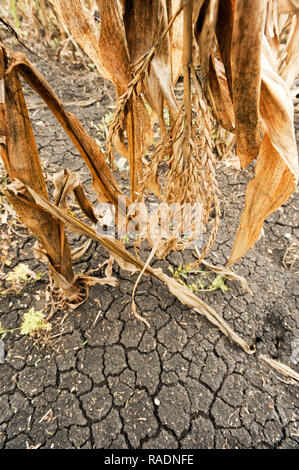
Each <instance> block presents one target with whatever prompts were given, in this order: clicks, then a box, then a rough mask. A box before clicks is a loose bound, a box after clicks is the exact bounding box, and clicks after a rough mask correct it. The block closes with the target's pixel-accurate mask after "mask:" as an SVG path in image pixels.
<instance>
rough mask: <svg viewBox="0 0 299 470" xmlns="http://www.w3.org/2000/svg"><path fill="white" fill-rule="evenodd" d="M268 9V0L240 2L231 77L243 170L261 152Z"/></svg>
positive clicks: (235, 20)
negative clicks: (265, 29) (260, 102)
mask: <svg viewBox="0 0 299 470" xmlns="http://www.w3.org/2000/svg"><path fill="white" fill-rule="evenodd" d="M266 7H267V1H266V0H252V1H250V2H248V1H247V0H238V1H237V2H236V6H235V14H234V25H233V33H232V43H231V74H232V97H233V106H234V112H235V124H236V142H237V155H238V157H239V159H240V162H241V166H242V167H245V166H247V165H248V164H249V163H250V162H251V161H252V160H254V159H255V158H256V156H257V154H258V151H259V144H260V132H259V100H260V88H261V49H262V39H263V34H264V24H265V15H266Z"/></svg>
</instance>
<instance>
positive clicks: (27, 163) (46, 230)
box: [0, 50, 80, 301]
mask: <svg viewBox="0 0 299 470" xmlns="http://www.w3.org/2000/svg"><path fill="white" fill-rule="evenodd" d="M6 62H7V57H6V54H5V52H4V51H3V50H1V51H0V77H2V78H0V81H1V82H2V86H3V89H2V100H1V104H0V107H1V113H0V119H1V124H0V127H1V130H2V132H1V133H2V137H4V139H3V141H2V142H1V144H0V145H1V153H2V154H4V155H5V158H4V163H5V164H6V167H7V171H8V174H9V176H10V178H11V179H12V180H14V179H16V178H18V179H20V180H21V181H22V182H23V183H25V184H29V185H30V186H31V187H32V188H33V189H34V190H35V191H37V192H38V194H40V195H42V196H43V197H45V198H46V199H49V197H48V193H47V189H46V185H45V181H44V178H43V174H42V170H41V165H40V161H39V156H38V152H37V148H36V144H35V139H34V136H33V132H32V127H31V122H30V119H29V114H28V111H27V107H26V103H25V100H24V96H23V91H22V85H21V83H20V80H19V78H18V75H17V73H16V72H15V71H12V72H11V73H9V74H5V72H6ZM5 194H6V195H7V197H8V199H9V201H10V202H11V203H12V205H13V207H14V209H15V210H16V212H17V214H18V215H19V217H20V218H21V220H22V221H23V222H24V223H25V225H26V226H27V227H28V228H29V229H30V230H31V231H32V233H33V234H34V235H35V236H36V238H37V239H38V240H39V242H40V244H41V246H42V248H43V250H44V251H45V253H46V256H47V259H48V262H49V266H50V269H51V273H52V275H53V277H54V278H55V280H56V282H57V285H58V286H59V287H60V288H62V290H63V292H64V295H65V297H66V298H67V299H69V300H72V301H73V300H76V299H78V298H79V293H80V285H79V283H78V280H77V278H76V275H75V273H74V271H73V269H72V262H71V253H70V248H69V245H68V242H67V238H66V235H65V231H64V225H63V224H62V223H61V222H59V221H57V220H56V219H54V218H53V217H52V216H51V215H50V214H47V213H45V212H44V211H42V210H40V208H38V207H36V204H34V202H33V201H32V198H30V197H29V194H28V192H27V191H25V194H24V195H25V197H26V196H27V197H26V200H24V198H23V196H24V195H18V196H16V195H15V194H10V193H8V192H5Z"/></svg>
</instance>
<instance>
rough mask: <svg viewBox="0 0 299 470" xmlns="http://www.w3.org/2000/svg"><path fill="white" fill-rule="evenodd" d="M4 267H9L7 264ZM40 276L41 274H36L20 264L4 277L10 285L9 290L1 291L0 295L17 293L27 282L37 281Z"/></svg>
mask: <svg viewBox="0 0 299 470" xmlns="http://www.w3.org/2000/svg"><path fill="white" fill-rule="evenodd" d="M6 265H8V266H9V263H8V262H6ZM42 276H43V273H42V272H39V273H37V274H36V273H35V272H34V271H32V270H31V269H30V268H29V267H28V266H27V265H26V264H24V263H20V264H18V265H17V266H15V267H14V268H13V269H12V271H11V272H10V273H8V274H7V276H6V277H5V280H6V281H7V282H8V283H9V284H11V286H10V288H9V289H6V290H4V291H2V292H1V294H2V295H5V294H7V293H9V292H10V291H11V290H15V291H19V290H20V289H21V288H22V287H23V286H24V284H26V283H27V282H30V281H38V280H39V279H41V277H42Z"/></svg>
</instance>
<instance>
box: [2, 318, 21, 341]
mask: <svg viewBox="0 0 299 470" xmlns="http://www.w3.org/2000/svg"><path fill="white" fill-rule="evenodd" d="M15 330H19V328H11V329H6V328H3V326H2V323H1V322H0V336H1V339H4V338H5V336H6V335H7V334H8V333H13V332H14V331H15Z"/></svg>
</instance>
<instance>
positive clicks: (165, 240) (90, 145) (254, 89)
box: [0, 0, 299, 353]
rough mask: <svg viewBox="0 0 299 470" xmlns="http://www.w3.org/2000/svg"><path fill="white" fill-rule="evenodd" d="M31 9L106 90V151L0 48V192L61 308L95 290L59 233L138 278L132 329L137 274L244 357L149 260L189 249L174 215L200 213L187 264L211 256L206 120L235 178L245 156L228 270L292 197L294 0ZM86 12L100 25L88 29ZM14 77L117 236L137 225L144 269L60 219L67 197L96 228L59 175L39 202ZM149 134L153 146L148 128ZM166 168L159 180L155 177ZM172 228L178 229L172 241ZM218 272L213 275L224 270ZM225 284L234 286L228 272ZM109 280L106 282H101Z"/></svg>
mask: <svg viewBox="0 0 299 470" xmlns="http://www.w3.org/2000/svg"><path fill="white" fill-rule="evenodd" d="M20 3H22V2H20ZM38 5H39V6H40V9H41V12H43V14H42V13H41V16H40V17H41V18H42V20H41V21H43V25H44V28H46V24H47V21H46V18H48V19H49V16H47V11H48V10H49V9H51V11H52V12H55V15H56V17H57V18H58V20H59V24H61V25H63V30H64V31H67V32H68V34H70V35H71V37H72V38H73V40H75V41H76V43H77V44H78V45H79V46H80V47H81V48H82V50H83V51H84V52H85V53H86V54H87V56H88V57H89V59H90V60H91V61H92V62H93V64H94V65H95V66H96V69H97V71H98V73H99V74H100V75H101V76H102V77H104V78H106V79H108V80H110V81H111V82H112V83H113V84H114V85H115V91H116V106H115V112H114V115H113V117H112V119H111V121H110V123H109V131H108V138H107V142H106V154H104V152H103V151H102V149H101V148H100V146H99V145H98V144H97V143H96V142H95V141H94V140H93V139H92V138H91V137H90V136H89V135H88V133H87V132H86V131H85V130H84V128H83V127H82V125H81V124H80V122H79V121H78V119H77V118H76V117H75V116H74V115H73V114H72V113H70V112H67V111H66V110H65V108H64V106H63V103H62V102H61V100H60V99H59V98H58V97H57V95H56V94H55V92H54V91H53V90H52V89H51V87H50V85H49V84H48V83H47V81H46V80H45V78H44V77H43V76H42V75H41V74H40V73H39V71H38V70H37V69H36V68H35V67H34V66H33V65H32V64H31V62H30V61H29V60H28V59H27V57H26V56H25V55H24V54H20V53H15V52H13V51H11V50H9V49H8V47H7V46H6V45H5V44H4V43H3V41H2V42H1V44H0V45H1V54H0V80H1V81H0V83H1V85H2V88H1V100H0V136H1V140H0V152H1V156H2V159H3V161H4V164H5V166H6V168H7V172H8V174H9V177H10V179H11V181H12V183H11V184H10V185H8V186H7V187H6V190H5V194H6V196H7V198H8V199H9V201H10V202H11V204H12V205H13V206H14V208H15V210H16V212H17V213H18V215H19V216H20V218H21V219H22V220H23V222H24V223H25V224H26V225H27V226H28V227H29V229H30V230H31V231H32V233H33V234H34V235H35V236H36V238H37V239H38V241H39V250H40V252H42V253H43V255H44V256H45V258H46V259H47V262H48V264H49V267H50V270H51V273H52V275H53V278H54V279H55V281H56V283H57V285H58V286H59V287H60V288H61V289H62V292H63V293H64V296H65V298H66V299H67V300H68V301H70V302H72V303H76V302H77V303H78V302H80V301H82V298H83V297H84V295H85V297H84V298H86V295H87V286H88V285H89V284H90V283H93V282H96V281H95V280H94V279H93V278H89V277H87V276H76V275H75V273H74V271H73V268H72V263H71V261H72V255H71V250H70V247H69V245H68V241H67V237H66V233H65V226H67V227H69V228H71V230H72V231H75V232H77V233H79V234H82V235H85V236H87V237H89V238H91V239H93V240H95V241H97V242H98V243H100V244H101V245H102V246H104V248H105V249H106V250H107V251H108V253H109V254H110V257H111V259H114V260H115V261H117V262H118V263H119V265H120V266H121V267H122V268H124V269H127V270H129V271H132V272H135V271H139V272H140V274H139V277H138V279H137V281H136V284H135V287H134V291H133V299H132V310H133V312H134V313H135V315H136V316H137V317H138V318H140V319H141V320H143V321H144V322H146V320H144V319H143V318H142V317H141V316H140V315H139V314H138V313H137V311H136V306H135V303H134V293H135V290H136V286H137V284H138V282H139V280H140V277H141V276H142V275H143V274H150V275H152V276H155V277H156V278H158V279H160V280H161V281H162V282H164V283H166V285H167V286H168V288H169V290H170V291H171V292H172V293H173V294H174V295H175V296H176V297H178V298H179V299H180V301H181V302H183V303H185V304H187V305H189V306H190V307H191V308H192V309H193V310H194V311H195V312H197V313H200V314H202V315H205V316H206V317H207V318H208V319H209V320H210V321H211V322H212V323H213V324H215V325H217V326H218V327H219V328H220V329H221V331H223V332H224V333H225V334H226V335H227V336H229V337H230V338H231V339H232V340H234V341H235V342H237V343H238V344H239V345H240V346H241V347H242V348H243V349H244V350H245V351H246V352H248V353H252V352H254V348H251V347H250V346H249V345H248V344H247V343H246V342H245V341H244V340H242V338H240V337H239V336H238V335H237V334H236V333H235V332H234V331H233V330H232V329H231V328H230V327H229V325H228V324H227V323H226V322H225V321H224V320H223V319H222V318H220V317H219V316H218V315H217V313H216V312H215V311H214V310H213V309H212V308H210V307H209V306H208V305H207V304H205V303H204V302H202V301H201V300H200V298H199V297H198V296H197V295H195V294H194V292H192V291H191V290H190V289H188V288H187V287H186V286H184V285H182V284H180V283H178V282H177V280H176V279H174V278H170V277H168V276H167V275H166V274H165V273H163V272H162V271H161V270H159V269H153V268H151V267H150V262H151V260H152V258H153V257H154V256H155V255H156V256H158V257H159V258H164V257H165V256H166V255H167V254H168V253H170V252H171V251H174V250H183V249H184V248H186V247H187V246H190V244H192V243H194V242H196V237H197V232H196V229H195V225H196V222H197V220H196V219H194V217H190V218H189V217H188V216H186V214H185V215H184V214H183V213H182V209H181V208H182V207H183V206H184V205H188V204H189V205H191V206H192V207H193V206H195V205H196V204H197V205H200V207H201V209H202V211H201V216H200V226H201V228H204V227H205V228H206V231H207V233H208V232H209V234H208V237H207V240H206V241H205V243H204V244H203V247H202V249H201V251H200V252H198V264H199V263H200V262H201V261H203V260H204V258H205V256H206V254H207V253H208V251H209V250H210V249H211V247H212V245H213V242H214V240H215V237H216V233H217V229H218V226H219V221H220V202H219V200H220V190H219V188H218V184H217V179H216V161H215V152H214V146H215V143H214V140H215V139H213V132H214V130H213V129H214V124H215V123H217V126H218V127H219V128H220V129H224V130H225V131H226V132H229V133H230V134H231V135H233V142H235V143H236V154H237V157H238V158H239V161H240V165H241V168H245V167H246V166H247V165H249V164H250V163H252V162H253V161H254V160H255V159H256V164H255V176H254V178H253V179H252V180H251V181H250V182H249V183H248V185H247V189H246V199H245V206H244V209H243V212H242V215H241V220H240V226H239V229H238V232H237V234H236V239H235V242H234V246H233V249H232V253H231V255H230V259H229V261H228V265H232V264H233V263H235V262H236V261H237V260H239V259H240V258H241V257H243V256H244V254H245V253H246V252H247V251H248V250H249V249H250V248H252V247H253V246H254V244H255V242H256V240H257V239H258V237H259V235H260V233H261V230H262V227H263V222H264V221H265V219H266V217H268V216H269V215H270V214H271V213H272V212H273V211H275V210H276V209H277V208H278V207H280V206H281V205H282V204H283V203H284V202H285V201H287V200H288V198H289V197H290V196H291V195H292V193H293V192H294V190H295V187H296V182H297V179H298V162H297V149H296V141H295V134H294V128H293V101H292V95H291V92H290V89H291V86H292V83H293V81H294V78H295V76H296V73H297V72H298V60H297V55H296V54H297V52H296V41H297V39H298V31H299V28H298V14H299V8H298V4H297V2H296V1H295V0H276V1H275V0H252V1H250V2H248V1H246V0H149V1H146V2H144V1H143V0H131V1H127V0H96V2H92V1H90V2H83V0H67V1H64V0H52V1H48V2H38ZM95 11H98V14H99V18H100V21H96V22H95V21H94V13H95ZM181 74H183V85H184V96H183V100H181V101H180V100H179V99H178V98H177V96H176V94H175V86H176V83H177V80H178V78H179V76H180V75H181ZM19 77H21V78H22V79H23V80H25V81H26V83H27V84H28V85H29V86H30V87H31V88H32V89H33V90H34V91H35V92H36V93H38V94H39V95H40V97H41V98H42V99H43V100H44V102H45V103H46V105H47V106H48V108H49V109H50V110H51V111H52V113H53V114H54V116H55V117H56V118H57V120H58V122H59V124H60V125H61V126H62V127H63V128H64V130H65V131H66V133H67V134H68V136H69V137H70V138H71V140H72V141H73V143H74V144H75V145H76V147H77V149H78V150H79V152H80V154H81V156H82V158H83V159H84V161H85V163H86V165H87V167H88V168H89V170H90V172H91V175H92V188H93V189H94V191H95V193H96V195H97V197H98V200H99V202H101V203H103V202H106V203H109V204H111V205H112V207H113V208H114V209H113V210H114V211H115V215H116V219H117V220H118V221H119V220H121V221H122V224H123V225H125V227H126V228H127V227H128V226H129V225H130V221H132V219H134V218H135V222H136V224H137V225H138V237H137V240H136V244H135V247H137V246H138V243H140V242H141V241H144V240H146V241H147V242H149V243H150V245H151V247H152V251H151V254H150V256H149V258H148V260H147V262H146V263H144V262H142V261H141V260H140V259H139V257H138V256H137V255H136V256H135V255H132V254H131V253H130V252H129V251H128V250H126V249H125V247H124V244H123V243H122V242H121V241H119V240H118V239H116V238H113V237H109V236H105V235H103V233H102V232H101V233H100V234H99V233H98V232H97V231H96V230H95V229H94V228H93V227H91V226H90V224H89V225H88V224H87V223H84V222H82V220H79V219H78V218H76V217H74V215H72V214H70V212H69V211H68V208H67V203H66V199H67V195H68V194H69V193H71V192H73V193H74V194H75V195H76V199H77V201H78V202H79V206H80V208H81V209H82V211H83V213H84V214H85V215H86V216H87V218H88V219H89V220H90V222H92V223H93V224H95V223H98V222H99V221H98V218H97V216H96V215H95V212H94V210H93V207H92V205H91V204H90V202H89V201H88V200H87V198H86V196H85V193H84V190H83V187H82V185H81V184H80V182H79V181H78V179H77V178H75V176H74V175H72V174H71V173H69V172H68V171H66V172H64V173H63V174H61V175H60V179H59V182H58V183H57V188H56V196H55V198H54V199H55V200H54V202H51V200H50V197H49V195H48V193H47V191H46V187H45V183H44V179H43V175H42V172H41V167H40V163H39V158H38V153H37V149H36V144H35V141H34V137H33V133H32V128H31V123H30V119H29V115H28V112H27V108H26V103H25V100H24V97H23V93H22V84H21V81H20V78H19ZM20 110H21V112H20ZM157 123H158V125H159V129H160V134H159V136H158V138H156V136H155V134H154V131H153V128H154V124H157ZM115 151H117V152H119V153H120V154H122V155H123V156H124V157H125V158H126V159H127V160H128V163H129V173H130V181H129V186H130V197H129V198H124V195H123V193H122V191H121V189H120V188H119V186H118V184H117V182H116V180H115V178H114V175H113V171H112V170H113V169H116V168H115V166H114V152H115ZM106 157H108V161H109V162H110V164H108V163H107V159H106ZM165 165H166V166H167V169H166V172H164V174H163V175H161V172H162V167H163V166H164V167H165ZM148 193H152V194H154V195H155V196H156V197H157V198H158V200H159V203H160V204H159V207H158V210H157V211H153V212H152V213H150V214H147V217H145V213H144V211H143V208H144V205H143V202H144V199H145V198H146V196H147V194H148ZM120 201H121V202H120ZM166 208H167V209H166ZM166 210H169V220H174V218H175V217H177V216H178V219H179V221H180V222H179V227H178V225H177V224H171V223H169V224H168V226H167V230H166V228H165V226H164V225H165V224H164V223H165V220H163V217H162V216H163V214H162V212H163V211H164V215H165V211H166ZM163 224H164V225H163ZM180 224H185V225H186V227H187V230H186V231H185V234H187V235H184V237H182V236H181V233H182V231H181V230H180V228H181V226H180ZM125 233H127V232H126V231H125ZM165 233H166V235H165ZM197 251H198V250H197ZM219 269H220V268H218V275H219V276H220V277H221V276H222V274H223V272H224V271H221V270H220V271H219ZM216 272H217V271H216ZM225 274H227V275H228V276H229V275H231V276H232V278H233V279H234V278H236V277H234V276H233V275H232V274H230V273H228V270H226V271H225ZM220 277H218V279H220ZM107 279H108V282H109V279H110V283H113V282H114V281H113V280H112V279H111V276H108V278H107ZM221 279H222V277H221ZM84 289H85V291H84ZM83 291H84V292H85V294H84V295H83V293H82V292H83ZM146 323H147V322H146Z"/></svg>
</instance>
